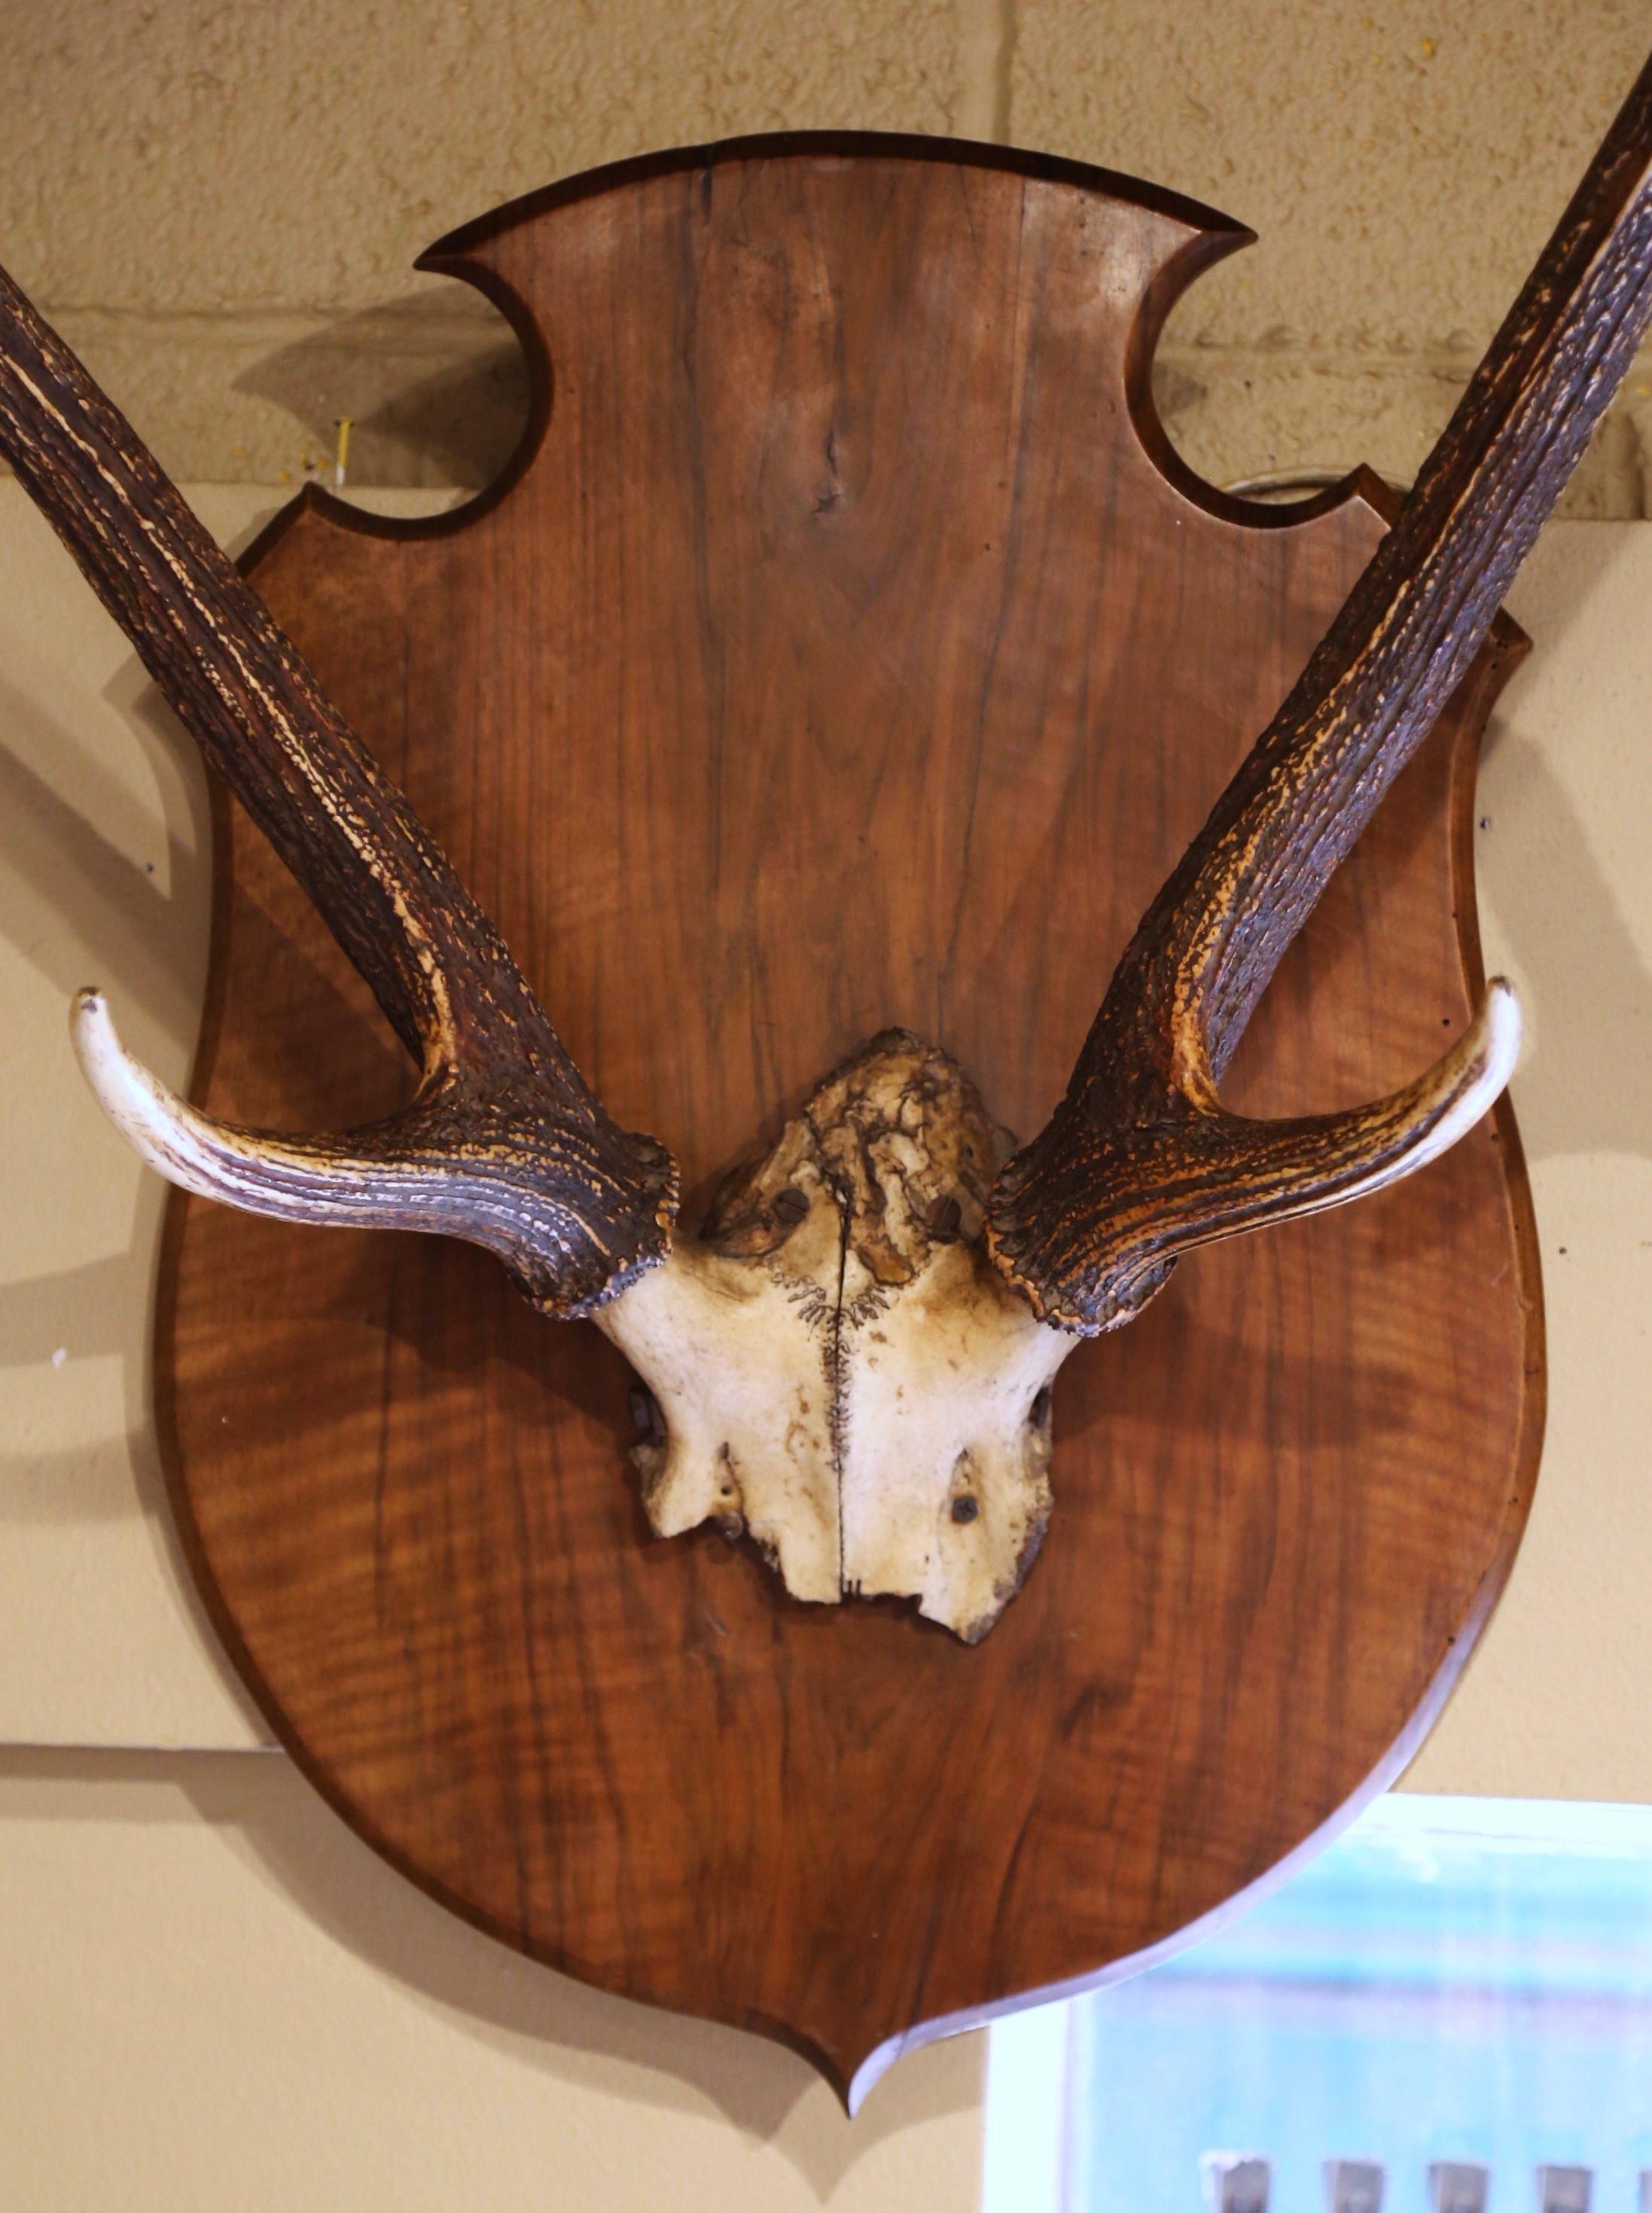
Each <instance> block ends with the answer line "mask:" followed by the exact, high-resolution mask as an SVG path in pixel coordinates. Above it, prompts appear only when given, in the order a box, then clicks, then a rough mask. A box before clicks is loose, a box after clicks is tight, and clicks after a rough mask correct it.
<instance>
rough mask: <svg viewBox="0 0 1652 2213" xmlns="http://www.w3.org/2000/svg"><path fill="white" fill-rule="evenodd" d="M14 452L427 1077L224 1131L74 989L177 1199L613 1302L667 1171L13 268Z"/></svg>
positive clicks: (539, 1290) (104, 1066) (100, 1006)
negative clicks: (338, 1229) (395, 1089)
mask: <svg viewBox="0 0 1652 2213" xmlns="http://www.w3.org/2000/svg"><path fill="white" fill-rule="evenodd" d="M0 453H3V454H4V455H5V458H6V459H7V460H9V462H10V463H11V465H12V466H13V467H14V468H15V471H16V472H17V474H18V476H19V477H20V478H21V479H22V481H23V483H24V485H26V487H27V490H28V491H29V493H30V495H31V496H32V497H33V498H34V500H35V501H36V503H38V504H39V505H40V507H41V508H42V509H44V510H45V512H46V515H48V517H49V518H50V519H51V521H52V524H53V526H54V527H55V528H56V529H57V532H58V536H59V537H60V538H61V539H62V540H63V541H64V544H65V546H67V547H68V549H69V551H70V553H71V554H72V555H73V556H74V558H75V559H76V562H77V563H78V564H79V565H80V567H81V569H82V571H83V572H84V574H85V575H86V576H87V578H88V581H89V582H90V583H91V584H92V586H93V588H94V589H95V591H96V592H97V594H98V596H99V598H100V599H101V600H102V601H103V603H104V605H105V607H107V609H108V610H109V612H110V613H111V614H112V615H113V617H114V619H115V620H116V621H117V622H118V623H119V625H120V626H121V628H122V629H123V630H124V631H125V633H126V635H127V636H128V637H130V638H131V641H132V643H133V644H134V645H135V646H136V648H137V652H138V655H139V656H140V658H141V659H142V661H143V665H144V667H145V668H147V669H148V670H149V674H150V675H151V676H152V677H153V678H154V679H155V682H156V684H158V685H159V686H160V688H161V690H162V692H164V694H165V695H166V698H167V699H168V702H169V703H170V704H171V706H172V708H173V710H174V712H175V713H176V714H177V715H178V716H179V718H180V721H181V722H183V723H184V724H185V726H186V729H188V730H189V731H190V733H191V735H192V736H193V737H194V739H195V741H196V742H197V743H198V745H199V747H200V748H201V751H202V753H204V756H205V758H206V759H207V760H208V762H209V763H210V765H211V766H212V767H213V768H215V769H216V771H217V772H218V774H219V775H220V776H222V777H223V779H224V781H225V782H226V783H228V784H229V786H230V788H231V789H232V790H234V791H235V794H236V795H237V796H238V797H239V798H240V799H241V802H242V804H243V805H244V806H245V807H246V808H247V812H248V814H251V815H252V817H253V820H254V821H255V822H256V823H257V824H258V825H259V828H260V829H261V830H262V831H263V832H265V836H266V837H267V838H269V839H270V842H271V844H272V845H274V847H275V849H276V850H277V852H278V853H279V854H280V856H281V857H282V859H283V861H284V862H285V863H287V866H288V867H289V868H290V869H291V870H292V872H293V874H294V875H295V876H296V877H297V879H298V881H299V882H300V883H301V884H302V886H303V887H304V889H305V890H306V892H308V894H309V896H310V898H311V899H313V900H314V903H315V905H316V906H317V907H318V909H319V910H320V913H321V915H322V917H323V918H324V919H325V920H326V924H327V925H328V927H329V928H330V929H331V930H332V934H333V936H335V937H336V938H337V939H338V942H339V944H340V945H341V946H342V947H343V948H344V951H345V953H347V954H349V956H350V958H351V960H352V961H353V962H354V963H355V965H356V966H357V968H358V969H359V970H360V971H361V972H362V974H363V977H364V978H366V980H367V982H368V983H369V985H370V986H371V987H372V990H373V992H374V996H375V997H376V998H377V1000H378V1002H379V1004H380V1005H381V1007H382V1008H383V1009H384V1011H385V1013H386V1015H387V1016H388V1018H389V1020H390V1022H391V1025H392V1027H393V1028H394V1030H395V1032H396V1034H397V1035H398V1036H399V1038H400V1039H401V1041H402V1043H403V1044H404V1045H405V1046H406V1047H407V1050H408V1051H409V1052H410V1053H411V1055H412V1056H413V1058H414V1059H415V1060H416V1061H417V1062H418V1064H419V1068H420V1080H419V1083H418V1089H417V1091H416V1093H415V1094H414V1097H413V1099H412V1101H411V1104H410V1105H409V1106H407V1107H406V1108H405V1111H404V1112H402V1113H399V1114H397V1115H395V1116H393V1118H392V1119H389V1120H388V1121H385V1122H380V1123H375V1124H374V1125H371V1126H369V1127H367V1128H363V1129H359V1130H356V1131H351V1132H349V1133H348V1134H347V1135H344V1136H319V1137H278V1136H276V1135H274V1134H273V1133H271V1132H270V1131H261V1130H246V1129H238V1128H234V1127H231V1126H229V1125H226V1124H223V1123H219V1122H215V1121H212V1120H210V1119H209V1118H208V1117H207V1116H205V1115H204V1114H200V1113H196V1112H195V1111H194V1109H193V1108H192V1107H189V1106H186V1105H185V1104H184V1102H183V1101H182V1100H180V1099H179V1098H178V1097H177V1096H176V1095H175V1094H174V1093H173V1092H171V1091H169V1090H168V1088H167V1087H166V1086H165V1085H164V1084H162V1083H161V1082H159V1081H158V1080H157V1079H156V1078H155V1076H151V1075H149V1073H148V1072H147V1071H146V1070H143V1069H142V1068H140V1067H139V1066H138V1064H137V1062H135V1061H134V1060H132V1059H131V1058H130V1056H129V1055H128V1054H127V1053H126V1052H125V1051H124V1049H123V1048H122V1046H121V1045H120V1043H119V1039H117V1037H116V1035H115V1033H114V1029H113V1025H112V1024H111V1022H110V1021H109V1017H108V1015H107V1010H106V1009H105V1007H104V1003H103V1001H102V999H101V997H99V995H98V994H97V993H96V992H95V991H84V992H82V994H81V995H80V997H79V999H78V1000H77V1002H76V1009H75V1015H74V1033H75V1041H76V1048H77V1050H78V1052H79V1053H80V1057H81V1062H82V1066H83V1067H84V1069H85V1070H86V1073H87V1076H88V1078H89V1080H90V1082H91V1084H92V1088H93V1089H94V1091H95V1092H96V1093H97V1095H98V1097H99V1098H100V1100H101V1101H102V1103H103V1105H104V1106H105V1107H106V1108H107V1111H108V1112H109V1113H110V1114H111V1115H112V1116H113V1119H114V1120H115V1121H116V1122H117V1123H118V1124H119V1126H120V1128H121V1129H122V1130H123V1131H125V1134H126V1135H127V1136H128V1137H130V1138H131V1141H132V1143H134V1144H135V1145H136V1146H137V1149H138V1150H139V1152H140V1153H142V1154H143V1156H144V1158H145V1159H146V1160H148V1161H149V1163H150V1165H151V1166H153V1167H156V1168H158V1169H159V1170H160V1171H161V1172H162V1174H164V1175H168V1176H170V1177H171V1178H172V1180H173V1181H174V1183H180V1184H182V1185H183V1186H185V1187H186V1189H187V1190H190V1191H195V1192H203V1193H204V1194H206V1195H207V1196H209V1197H210V1198H223V1199H227V1200H229V1201H230V1202H231V1203H232V1204H235V1205H238V1206H241V1207H247V1208H250V1209H251V1210H253V1211H254V1212H257V1213H262V1214H275V1215H282V1216H287V1217H288V1218H290V1219H291V1220H294V1221H301V1222H333V1223H341V1224H357V1225H362V1226H369V1227H376V1228H405V1229H424V1230H438V1231H442V1232H445V1233H446V1234H447V1235H451V1236H456V1237H465V1238H468V1239H470V1240H471V1241H472V1242H473V1243H475V1244H479V1245H484V1246H486V1247H488V1248H489V1249H490V1250H491V1251H492V1252H494V1253H497V1254H498V1255H499V1256H500V1258H501V1259H503V1260H504V1261H505V1263H506V1264H507V1265H508V1266H509V1268H510V1269H511V1270H512V1271H513V1272H514V1274H515V1276H516V1277H517V1278H518V1280H519V1281H520V1283H521V1285H522V1288H523V1289H524V1290H525V1291H526V1292H527V1295H528V1296H529V1297H530V1298H531V1299H532V1300H533V1302H534V1303H535V1304H536V1305H538V1306H539V1307H541V1308H544V1309H545V1310H546V1312H548V1313H552V1314H585V1313H588V1312H590V1311H591V1310H592V1309H593V1308H596V1307H598V1306H600V1305H601V1304H602V1302H604V1301H605V1300H607V1299H609V1298H612V1297H613V1296H614V1295H615V1294H616V1293H618V1292H619V1291H621V1290H623V1289H625V1286H626V1285H627V1284H628V1283H631V1281H633V1280H634V1278H635V1277H637V1275H639V1274H640V1273H641V1272H642V1271H643V1269H645V1268H647V1267H649V1266H650V1265H652V1264H653V1263H654V1262H655V1261H656V1260H658V1259H660V1258H661V1257H662V1255H663V1254H664V1253H665V1252H666V1251H667V1249H668V1247H669V1244H670V1241H671V1225H672V1221H673V1218H674V1214H675V1210H676V1183H677V1178H676V1169H675V1167H674V1163H673V1161H672V1160H671V1156H670V1155H669V1154H668V1153H667V1152H666V1150H665V1149H664V1148H663V1147H661V1145H659V1144H657V1143H655V1141H654V1139H653V1138H651V1137H639V1136H633V1135H630V1134H628V1133H627V1132H625V1131H622V1130H620V1129H619V1128H618V1127H617V1126H616V1125H615V1124H614V1123H613V1121H612V1120H611V1119H609V1117H608V1115H607V1113H605V1112H604V1111H603V1108H602V1106H601V1104H600V1101H599V1100H597V1099H596V1097H595V1096H594V1094H593V1093H592V1092H591V1091H590V1089H589V1088H588V1086H587V1085H586V1083H585V1082H584V1080H583V1079H582V1076H580V1073H579V1071H578V1070H577V1069H576V1067H575V1066H574V1064H573V1063H572V1061H571V1060H570V1058H569V1057H568V1054H567V1052H565V1051H564V1047H563V1046H562V1043H561V1041H560V1039H558V1036H557V1033H556V1032H555V1031H554V1030H553V1029H552V1027H551V1024H550V1021H548V1019H547V1018H546V1014H545V1012H544V1009H542V1008H541V1007H540V1005H539V1002H538V1000H537V999H536V998H535V997H534V996H533V992H532V991H530V990H529V988H528V986H527V984H526V982H525V981H524V980H523V978H522V976H521V972H520V971H519V970H518V969H517V967H516V965H515V961H514V960H512V959H511V957H510V954H509V952H508V951H507V950H506V948H505V946H504V943H503V941H502V939H501V938H500V936H499V934H498V932H497V930H495V928H494V927H493V924H491V922H490V921H489V920H488V918H487V917H486V916H485V914H484V913H483V912H482V911H481V909H480V908H479V906H478V905H476V903H475V901H474V900H473V899H472V898H471V896H470V894H469V893H468V892H466V889H465V887H464V886H463V885H462V884H461V883H460V881H459V879H458V877H457V875H455V874H454V870H453V868H452V867H451V865H450V864H449V863H448V859H447V857H446V856H445V855H444V854H443V853H442V850H441V849H440V847H439V846H438V845H437V844H436V841H435V839H434V838H432V837H431V836H430V832H428V831H427V830H426V829H425V828H424V825H423V824H422V823H421V822H420V821H419V820H418V817H417V815H416V814H414V813H413V810H412V808H411V807H410V806H409V805H408V803H407V802H406V800H405V798H404V797H403V796H402V795H401V793H400V792H399V790H398V789H396V787H395V786H394V785H393V783H391V782H390V781H389V779H388V778H387V777H385V776H384V775H383V774H382V773H381V771H380V770H379V769H378V767H377V766H376V765H375V763H374V761H373V759H372V758H371V756H370V755H369V753H367V751H366V749H365V748H364V747H363V745H362V744H361V742H360V741H359V740H358V739H357V737H356V736H355V735H354V734H353V733H352V732H351V729H349V728H348V726H347V725H346V724H345V722H344V720H343V718H342V717H341V716H340V715H339V714H338V711H337V710H336V709H335V708H334V707H333V706H332V704H330V703H329V701H328V700H327V699H326V697H325V696H324V695H323V693H322V692H321V689H320V686H319V685H318V684H317V682H316V680H315V678H314V675H313V674H311V672H310V670H309V669H308V667H307V666H306V665H305V663H304V661H302V658H301V657H300V655H299V654H298V652H297V650H296V648H295V647H294V646H293V644H292V643H291V641H290V639H289V638H287V637H285V636H283V633H282V631H280V630H279V629H278V628H277V625H276V624H275V623H274V622H273V621H272V620H271V617H270V614H269V613H268V610H267V609H266V608H265V606H264V604H263V602H262V601H261V600H259V598H258V597H257V595H256V594H254V593H253V591H252V590H251V589H250V588H248V586H247V584H246V583H245V582H243V581H242V579H241V576H239V575H238V574H237V572H236V570H235V568H234V567H233V565H232V564H230V563H229V561H228V560H227V559H226V558H224V556H223V553H221V552H219V550H218V548H217V547H216V546H215V545H214V544H213V542H212V540H210V538H209V537H208V536H207V534H206V533H205V532H204V530H203V529H202V527H201V526H200V524H199V522H198V521H197V520H196V518H195V516H194V515H192V513H191V512H190V510H189V509H188V508H187V507H186V505H185V503H184V502H183V501H182V500H181V499H180V497H179V496H178V494H177V492H176V491H174V489H173V487H172V485H170V484H169V483H168V480H167V479H166V478H165V477H164V476H163V475H162V472H161V470H160V468H159V466H157V464H156V463H155V460H154V459H153V457H152V456H151V455H150V454H149V452H148V451H147V449H146V448H145V447H144V446H143V443H142V442H141V441H140V440H139V438H138V437H137V433H136V432H135V431H134V430H132V428H131V424H129V423H127V422H126V420H125V418H124V417H123V416H122V415H120V414H119V412H118V411H117V410H116V409H115V408H114V407H113V406H112V405H110V403H109V401H108V400H107V399H105V397H104V396H103V394H102V393H101V392H100V391H99V389H98V388H97V387H96V385H95V384H94V382H93V381H92V380H91V378H90V377H89V376H88V375H87V372H86V370H85V369H83V368H82V365H81V363H79V362H78V361H77V360H76V358H75V357H74V355H73V354H72V353H70V351H69V349H68V348H67V347H66V346H65V345H64V344H63V342H62V340H61V339H60V338H58V336H57V335H56V333H55V332H52V330H50V329H49V328H48V327H47V326H46V324H45V323H44V322H43V321H42V320H40V317H39V316H38V315H37V314H35V312H34V308H32V307H31V306H30V305H29V303H28V302H27V300H26V299H25V298H24V297H23V296H22V294H21V292H20V291H19V290H17V288H16V286H15V284H14V283H12V282H11V280H10V279H9V277H6V276H5V274H4V272H3V271H0Z"/></svg>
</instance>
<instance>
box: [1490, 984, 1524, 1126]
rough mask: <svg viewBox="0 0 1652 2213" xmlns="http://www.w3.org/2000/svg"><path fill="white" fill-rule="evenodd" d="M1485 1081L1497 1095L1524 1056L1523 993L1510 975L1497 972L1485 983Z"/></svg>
mask: <svg viewBox="0 0 1652 2213" xmlns="http://www.w3.org/2000/svg"><path fill="white" fill-rule="evenodd" d="M1483 1020H1484V1034H1485V1078H1484V1080H1485V1082H1486V1083H1487V1084H1488V1085H1490V1086H1491V1087H1492V1088H1491V1092H1490V1095H1491V1097H1492V1098H1496V1097H1497V1094H1498V1093H1499V1092H1501V1091H1502V1089H1503V1086H1504V1085H1505V1084H1506V1083H1507V1082H1508V1081H1509V1077H1510V1076H1512V1075H1513V1074H1514V1072H1515V1062H1516V1061H1518V1060H1519V1058H1520V1046H1521V1029H1522V1018H1521V1009H1520V995H1519V993H1518V992H1517V991H1515V987H1514V985H1512V984H1511V983H1510V982H1509V978H1507V977H1506V976H1494V977H1493V978H1491V980H1490V983H1489V984H1488V985H1486V987H1485V1012H1484V1017H1483Z"/></svg>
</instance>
